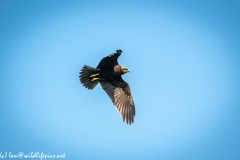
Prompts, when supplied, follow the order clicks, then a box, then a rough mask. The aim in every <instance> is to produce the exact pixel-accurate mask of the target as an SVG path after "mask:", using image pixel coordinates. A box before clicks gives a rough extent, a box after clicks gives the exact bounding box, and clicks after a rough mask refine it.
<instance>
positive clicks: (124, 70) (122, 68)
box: [121, 66, 130, 74]
mask: <svg viewBox="0 0 240 160" xmlns="http://www.w3.org/2000/svg"><path fill="white" fill-rule="evenodd" d="M121 71H122V73H123V74H125V73H127V72H130V70H129V69H128V68H126V67H124V66H121Z"/></svg>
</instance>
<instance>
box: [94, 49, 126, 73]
mask: <svg viewBox="0 0 240 160" xmlns="http://www.w3.org/2000/svg"><path fill="white" fill-rule="evenodd" d="M121 53H122V50H117V51H116V52H115V53H113V54H110V55H108V56H106V57H104V58H103V59H102V60H101V61H100V62H99V64H98V66H97V68H98V69H105V70H109V71H113V68H114V66H115V65H117V64H118V62H117V59H118V57H119V56H120V55H121Z"/></svg>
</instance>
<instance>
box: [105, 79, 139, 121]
mask: <svg viewBox="0 0 240 160" xmlns="http://www.w3.org/2000/svg"><path fill="white" fill-rule="evenodd" d="M121 80H122V78H121ZM121 80H114V81H107V80H102V81H100V84H101V86H102V88H103V90H104V91H105V92H106V93H107V94H108V96H109V97H110V98H111V100H112V102H113V104H114V105H115V106H116V108H117V110H118V111H119V113H120V114H121V116H122V119H123V122H125V121H126V123H127V124H132V123H133V122H134V116H135V105H134V101H133V98H132V95H131V91H130V88H129V85H128V83H126V82H125V81H124V80H122V81H121Z"/></svg>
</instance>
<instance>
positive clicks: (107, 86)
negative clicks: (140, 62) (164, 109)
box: [79, 49, 135, 125]
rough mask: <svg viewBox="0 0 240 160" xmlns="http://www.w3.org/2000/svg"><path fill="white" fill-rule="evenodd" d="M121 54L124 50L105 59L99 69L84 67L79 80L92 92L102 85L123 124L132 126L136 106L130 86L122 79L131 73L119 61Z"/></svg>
mask: <svg viewBox="0 0 240 160" xmlns="http://www.w3.org/2000/svg"><path fill="white" fill-rule="evenodd" d="M121 53H122V50H120V49H119V50H117V51H116V52H115V53H113V54H110V55H109V56H106V57H104V58H103V59H102V60H101V61H100V62H99V64H98V66H97V68H93V67H90V66H87V65H84V66H83V68H82V69H81V71H80V73H79V74H80V75H79V78H80V82H81V83H82V84H83V86H84V87H86V88H88V89H91V90H92V89H93V88H94V87H95V86H96V85H97V84H98V83H100V84H101V86H102V88H103V90H104V91H105V92H106V93H107V95H108V96H109V97H110V99H111V100H112V102H113V104H114V105H115V107H116V108H117V110H118V112H119V113H120V115H121V116H122V119H123V122H126V123H127V124H130V125H131V124H132V123H133V122H134V116H135V105H134V102H133V98H132V94H131V90H130V88H129V85H128V83H127V82H125V81H124V80H123V79H122V75H123V74H125V73H127V72H130V71H129V70H128V69H127V68H126V67H123V66H121V65H119V64H118V61H117V59H118V57H119V56H120V55H121Z"/></svg>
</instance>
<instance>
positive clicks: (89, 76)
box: [79, 65, 100, 89]
mask: <svg viewBox="0 0 240 160" xmlns="http://www.w3.org/2000/svg"><path fill="white" fill-rule="evenodd" d="M79 74H80V75H79V78H80V82H81V83H82V84H83V86H84V87H86V88H88V89H93V88H94V87H95V86H96V85H97V84H98V83H99V80H100V79H99V78H98V75H99V74H100V69H97V68H93V67H89V66H86V65H84V66H83V68H82V69H81V71H80V73H79Z"/></svg>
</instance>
